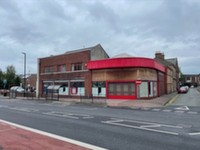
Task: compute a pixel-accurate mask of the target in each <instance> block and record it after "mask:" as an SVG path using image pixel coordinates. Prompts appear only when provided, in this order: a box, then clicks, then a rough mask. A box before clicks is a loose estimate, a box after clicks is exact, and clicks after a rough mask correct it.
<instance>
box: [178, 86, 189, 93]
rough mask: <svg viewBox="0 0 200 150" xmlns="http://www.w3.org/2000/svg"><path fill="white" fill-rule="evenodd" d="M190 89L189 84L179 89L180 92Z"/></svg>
mask: <svg viewBox="0 0 200 150" xmlns="http://www.w3.org/2000/svg"><path fill="white" fill-rule="evenodd" d="M188 90H189V87H188V86H182V87H180V88H179V89H178V93H187V92H188Z"/></svg>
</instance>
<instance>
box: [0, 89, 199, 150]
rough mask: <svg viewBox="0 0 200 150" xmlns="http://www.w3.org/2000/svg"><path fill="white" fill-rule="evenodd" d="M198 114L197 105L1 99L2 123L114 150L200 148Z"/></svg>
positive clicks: (0, 112) (188, 149) (186, 149)
mask: <svg viewBox="0 0 200 150" xmlns="http://www.w3.org/2000/svg"><path fill="white" fill-rule="evenodd" d="M191 92H192V90H191ZM188 94H189V93H188ZM183 96H186V95H183ZM187 108H188V109H187ZM199 116H200V108H199V107H194V106H193V107H190V106H188V107H185V106H184V105H180V106H179V105H175V106H169V107H163V108H150V109H135V110H132V109H117V108H104V107H96V106H87V105H68V103H58V102H45V101H30V100H29V101H26V100H14V99H3V98H2V97H1V98H0V119H3V120H7V121H10V122H14V123H17V124H21V125H24V126H28V127H31V128H35V129H39V130H42V131H46V132H49V133H53V134H57V135H60V136H63V137H67V138H72V139H75V140H79V141H82V142H85V143H89V144H92V145H96V146H100V147H103V148H107V149H111V150H127V149H128V150H148V149H153V150H161V149H162V150H177V149H181V150H190V149H191V150H195V149H196V150H197V149H198V150H199V149H200V145H199V140H200V117H199Z"/></svg>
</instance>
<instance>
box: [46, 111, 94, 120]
mask: <svg viewBox="0 0 200 150" xmlns="http://www.w3.org/2000/svg"><path fill="white" fill-rule="evenodd" d="M42 114H44V115H50V116H58V117H65V118H70V119H80V118H82V119H92V118H94V117H93V116H90V115H85V114H73V113H64V112H56V111H50V112H43V113H42Z"/></svg>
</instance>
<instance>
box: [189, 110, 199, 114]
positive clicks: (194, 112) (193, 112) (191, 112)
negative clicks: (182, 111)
mask: <svg viewBox="0 0 200 150" xmlns="http://www.w3.org/2000/svg"><path fill="white" fill-rule="evenodd" d="M188 114H198V112H196V111H189V112H188Z"/></svg>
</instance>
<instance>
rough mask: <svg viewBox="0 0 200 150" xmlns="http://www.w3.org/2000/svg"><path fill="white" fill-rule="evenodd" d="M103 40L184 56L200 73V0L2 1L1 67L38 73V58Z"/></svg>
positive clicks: (118, 49)
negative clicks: (24, 66)
mask: <svg viewBox="0 0 200 150" xmlns="http://www.w3.org/2000/svg"><path fill="white" fill-rule="evenodd" d="M98 43H100V44H101V45H102V46H103V48H104V49H105V50H106V51H107V53H108V54H109V56H110V57H112V56H114V55H118V54H120V53H128V54H130V55H132V56H141V57H149V58H154V54H155V52H156V51H161V52H163V53H164V54H165V58H174V57H176V58H178V62H179V66H180V68H181V71H182V72H183V73H185V74H197V73H200V0H115V1H114V0H0V69H1V70H3V71H5V68H6V67H7V66H8V65H14V66H15V68H16V71H17V73H18V74H22V73H23V54H22V52H26V54H27V72H29V73H36V72H37V58H41V57H46V56H50V55H56V54H62V53H64V52H66V51H69V50H74V49H80V48H83V47H90V46H94V45H96V44H98Z"/></svg>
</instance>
